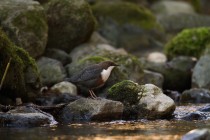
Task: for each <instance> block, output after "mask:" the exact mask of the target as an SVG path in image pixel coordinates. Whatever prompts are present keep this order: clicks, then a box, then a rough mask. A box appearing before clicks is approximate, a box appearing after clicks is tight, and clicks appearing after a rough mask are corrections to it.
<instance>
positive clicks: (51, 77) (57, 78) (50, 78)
mask: <svg viewBox="0 0 210 140" xmlns="http://www.w3.org/2000/svg"><path fill="white" fill-rule="evenodd" d="M37 66H38V70H39V72H40V75H41V81H42V83H43V84H44V85H47V86H49V85H53V84H55V83H58V82H61V81H63V79H64V78H65V77H66V72H65V69H64V67H63V65H62V64H61V62H59V61H58V60H55V59H51V58H47V57H41V58H40V59H38V60H37Z"/></svg>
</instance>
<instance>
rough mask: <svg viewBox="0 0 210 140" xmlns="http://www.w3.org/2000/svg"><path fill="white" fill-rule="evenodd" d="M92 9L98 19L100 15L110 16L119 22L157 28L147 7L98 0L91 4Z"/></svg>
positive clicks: (145, 27)
mask: <svg viewBox="0 0 210 140" xmlns="http://www.w3.org/2000/svg"><path fill="white" fill-rule="evenodd" d="M92 9H93V13H94V15H95V16H96V17H97V19H98V20H100V18H101V17H103V18H112V19H114V20H115V21H117V23H119V24H128V23H129V24H132V25H135V26H138V27H141V28H144V29H154V28H157V27H158V28H159V25H158V24H157V23H156V19H155V17H154V16H153V14H152V13H151V12H150V11H149V10H148V9H146V8H144V7H142V6H137V5H136V4H133V3H129V2H108V3H107V2H106V3H104V2H98V3H97V4H95V5H93V6H92ZM102 22H103V21H102Z"/></svg>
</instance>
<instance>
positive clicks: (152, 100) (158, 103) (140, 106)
mask: <svg viewBox="0 0 210 140" xmlns="http://www.w3.org/2000/svg"><path fill="white" fill-rule="evenodd" d="M108 93H109V94H108V96H107V98H108V99H111V100H115V101H120V102H122V103H123V105H124V111H123V119H145V118H146V119H157V118H163V117H168V116H171V114H172V113H173V111H174V110H175V104H174V101H173V100H172V99H170V98H169V97H168V96H166V95H165V94H163V92H162V90H161V89H160V88H158V87H156V86H155V85H153V84H145V85H139V84H138V83H134V82H132V81H129V80H125V81H122V82H119V83H117V84H115V85H113V86H112V87H111V88H109V90H108Z"/></svg>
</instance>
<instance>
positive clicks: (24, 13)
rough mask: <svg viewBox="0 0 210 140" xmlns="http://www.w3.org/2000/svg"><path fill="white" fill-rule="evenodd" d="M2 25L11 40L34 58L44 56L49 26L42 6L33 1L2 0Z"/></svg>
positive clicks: (0, 11) (0, 15) (0, 10)
mask: <svg viewBox="0 0 210 140" xmlns="http://www.w3.org/2000/svg"><path fill="white" fill-rule="evenodd" d="M0 19H1V21H0V25H1V27H2V28H3V30H4V31H5V32H6V33H7V35H8V36H9V38H10V39H11V40H12V41H13V42H14V43H15V44H16V45H17V46H19V47H22V48H24V49H25V50H26V51H27V52H29V54H30V55H31V56H32V57H38V56H40V55H42V54H43V52H44V50H45V47H46V43H47V36H48V26H47V20H46V16H45V12H44V9H43V7H42V6H40V4H39V3H38V2H36V1H33V0H1V1H0Z"/></svg>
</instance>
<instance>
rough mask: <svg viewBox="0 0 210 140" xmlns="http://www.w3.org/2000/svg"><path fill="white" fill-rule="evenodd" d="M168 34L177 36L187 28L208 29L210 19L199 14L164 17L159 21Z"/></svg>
mask: <svg viewBox="0 0 210 140" xmlns="http://www.w3.org/2000/svg"><path fill="white" fill-rule="evenodd" d="M159 22H160V24H161V25H162V26H163V28H164V29H165V31H166V32H167V33H171V34H172V35H173V34H176V33H178V32H180V31H182V30H183V29H186V28H188V29H189V28H196V27H208V26H209V24H210V17H209V16H207V15H199V14H186V13H185V14H183V13H182V14H181V13H180V14H174V15H168V16H163V17H161V18H160V19H159Z"/></svg>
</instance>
